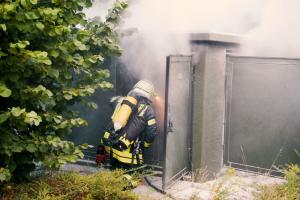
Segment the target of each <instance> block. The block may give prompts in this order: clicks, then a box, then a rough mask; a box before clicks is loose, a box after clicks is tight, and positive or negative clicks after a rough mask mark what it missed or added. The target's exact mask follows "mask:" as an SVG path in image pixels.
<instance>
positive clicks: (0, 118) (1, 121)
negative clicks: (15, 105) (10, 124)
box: [0, 112, 10, 124]
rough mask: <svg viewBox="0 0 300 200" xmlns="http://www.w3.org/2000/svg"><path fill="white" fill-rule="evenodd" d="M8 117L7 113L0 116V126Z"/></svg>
mask: <svg viewBox="0 0 300 200" xmlns="http://www.w3.org/2000/svg"><path fill="white" fill-rule="evenodd" d="M9 117H10V113H9V112H5V113H2V114H0V124H2V123H4V122H5V121H6V120H7V119H8V118H9Z"/></svg>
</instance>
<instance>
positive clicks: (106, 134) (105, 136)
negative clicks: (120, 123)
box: [103, 131, 110, 139]
mask: <svg viewBox="0 0 300 200" xmlns="http://www.w3.org/2000/svg"><path fill="white" fill-rule="evenodd" d="M109 136H110V133H109V132H107V131H106V132H105V133H104V136H103V138H105V139H108V138H109Z"/></svg>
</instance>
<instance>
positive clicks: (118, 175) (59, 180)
mask: <svg viewBox="0 0 300 200" xmlns="http://www.w3.org/2000/svg"><path fill="white" fill-rule="evenodd" d="M123 173H124V172H123V171H121V170H116V171H101V172H98V173H96V174H90V175H83V174H79V173H77V172H59V173H54V174H52V175H50V176H48V177H42V178H38V179H36V180H34V181H32V182H30V183H23V184H17V185H16V184H10V185H6V186H4V193H3V194H2V197H1V200H32V199H36V200H135V199H138V197H137V195H135V194H134V193H132V191H131V181H129V180H128V179H126V178H124V177H123ZM134 180H137V176H135V177H134Z"/></svg>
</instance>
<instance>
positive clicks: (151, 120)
mask: <svg viewBox="0 0 300 200" xmlns="http://www.w3.org/2000/svg"><path fill="white" fill-rule="evenodd" d="M147 123H148V126H152V125H154V124H155V123H156V121H155V119H150V120H148V122H147Z"/></svg>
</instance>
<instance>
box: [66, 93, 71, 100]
mask: <svg viewBox="0 0 300 200" xmlns="http://www.w3.org/2000/svg"><path fill="white" fill-rule="evenodd" d="M64 98H65V99H66V100H71V99H72V98H73V96H72V95H71V94H64Z"/></svg>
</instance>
